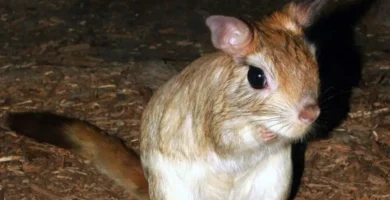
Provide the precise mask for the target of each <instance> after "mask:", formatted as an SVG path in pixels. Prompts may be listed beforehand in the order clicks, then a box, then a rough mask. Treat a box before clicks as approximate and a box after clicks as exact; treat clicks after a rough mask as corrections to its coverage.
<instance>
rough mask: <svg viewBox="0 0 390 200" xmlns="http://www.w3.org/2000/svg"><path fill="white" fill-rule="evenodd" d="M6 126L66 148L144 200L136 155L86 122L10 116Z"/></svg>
mask: <svg viewBox="0 0 390 200" xmlns="http://www.w3.org/2000/svg"><path fill="white" fill-rule="evenodd" d="M6 126H8V127H9V128H10V129H11V130H12V131H15V132H16V133H18V134H21V135H24V136H27V137H30V138H33V139H35V140H37V141H39V142H45V143H49V144H53V145H56V146H58V147H62V148H65V149H68V150H70V151H72V152H74V153H76V154H79V155H81V156H82V157H84V158H86V159H88V160H91V161H92V162H93V163H94V164H95V165H96V167H97V168H98V169H99V170H100V171H101V172H102V173H104V174H106V175H108V176H109V177H110V178H112V179H114V180H116V181H117V182H118V183H119V184H120V185H122V186H124V187H125V188H126V189H127V190H128V191H129V192H130V193H131V195H132V196H133V197H135V198H136V199H138V200H147V199H149V198H148V183H147V181H146V179H145V176H144V174H143V170H142V165H141V161H140V158H139V156H138V155H137V153H135V152H134V151H130V150H128V149H127V148H126V147H125V146H124V145H123V144H122V143H121V142H120V141H119V140H117V139H115V138H113V137H110V136H108V135H106V134H104V133H102V132H101V130H100V129H99V128H97V127H96V126H93V125H92V124H89V123H88V122H85V121H81V120H77V119H72V118H68V117H64V116H59V115H55V114H51V113H45V112H23V113H10V114H8V116H7V118H6Z"/></svg>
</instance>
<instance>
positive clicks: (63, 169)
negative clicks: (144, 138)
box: [0, 0, 390, 200]
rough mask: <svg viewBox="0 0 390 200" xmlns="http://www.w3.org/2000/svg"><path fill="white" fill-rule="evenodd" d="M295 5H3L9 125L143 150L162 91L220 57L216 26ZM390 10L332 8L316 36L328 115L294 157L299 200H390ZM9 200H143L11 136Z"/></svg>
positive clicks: (14, 0)
mask: <svg viewBox="0 0 390 200" xmlns="http://www.w3.org/2000/svg"><path fill="white" fill-rule="evenodd" d="M285 2H287V1H286V0H278V1H270V0H261V1H259V0H258V1H249V0H246V1H236V0H232V1H229V3H226V1H220V0H216V1H206V0H201V1H197V2H191V1H182V2H180V1H164V2H157V1H152V0H143V1H140V0H113V1H98V0H67V1H52V0H30V1H23V0H8V1H2V2H0V119H3V117H4V116H5V115H6V113H7V112H10V111H32V110H36V111H42V110H48V111H52V112H56V113H59V114H64V115H68V116H73V117H77V118H80V119H85V120H88V121H90V122H91V123H93V124H96V125H97V126H99V127H100V128H101V129H102V130H104V131H105V132H106V133H107V134H110V135H112V136H113V137H119V138H120V139H122V140H123V141H124V142H125V144H126V145H127V146H128V147H129V148H133V149H135V150H138V136H139V125H140V116H141V114H142V111H143V109H144V108H145V105H146V104H147V102H148V99H149V98H150V96H151V95H152V93H153V91H154V90H155V89H156V88H158V87H159V86H161V85H162V84H163V83H164V82H165V81H167V80H168V79H169V78H170V77H172V76H173V75H175V74H177V73H178V72H179V71H180V70H181V69H183V67H185V66H186V64H188V63H189V62H191V61H193V60H194V59H196V58H198V57H199V56H201V55H203V54H206V53H209V52H213V51H215V50H214V49H213V47H212V46H211V42H210V36H209V31H208V30H207V28H206V26H205V25H204V17H205V16H208V15H210V14H226V15H235V16H245V17H252V18H257V17H259V16H262V15H264V14H267V13H269V12H270V11H272V10H274V9H276V8H279V7H281V5H283V4H284V3H285ZM348 2H349V3H351V2H353V1H348ZM381 3H382V4H380V5H379V6H378V5H377V6H376V7H375V6H374V8H376V9H371V10H368V6H367V4H364V3H363V4H360V5H356V6H347V7H345V6H344V7H343V8H342V9H335V10H336V11H334V9H333V8H337V7H338V6H340V5H341V4H342V3H340V2H338V1H336V0H335V1H332V3H331V4H332V5H333V6H330V7H329V12H326V13H329V14H328V15H326V17H324V18H323V19H322V20H320V21H319V23H318V24H319V25H317V26H314V28H312V29H310V30H309V31H308V39H310V40H312V41H314V42H315V43H316V44H318V46H319V50H320V51H321V53H320V54H319V58H318V59H319V63H320V72H321V79H322V80H321V81H322V86H323V88H322V96H321V102H322V103H321V107H322V113H323V114H322V115H321V117H320V119H319V120H318V128H317V129H315V130H316V131H314V132H313V133H312V137H310V138H308V140H307V141H302V142H299V143H297V144H296V145H295V148H294V149H295V151H294V155H293V156H294V163H295V166H296V168H295V174H294V175H295V179H294V180H295V181H296V182H294V189H293V194H294V196H295V199H298V200H303V199H340V200H344V199H345V200H347V199H359V200H373V199H390V26H389V24H388V22H389V21H390V15H389V13H387V12H385V9H384V8H390V6H389V5H390V3H388V2H385V1H381ZM367 10H368V11H369V12H368V15H367V17H363V14H364V13H365V12H366V11H367ZM372 10H374V11H372ZM378 13H379V14H378ZM298 186H299V187H298ZM4 199H6V200H34V199H37V200H38V199H63V200H71V199H118V200H119V199H131V197H130V196H129V195H128V194H126V192H124V190H123V189H122V188H121V187H119V186H117V185H116V184H115V183H114V182H113V181H111V180H110V179H108V178H107V177H105V176H104V175H101V174H100V173H99V172H98V171H97V170H96V169H95V168H94V167H93V166H92V165H91V164H89V162H88V161H87V160H85V159H82V158H81V157H79V156H77V155H74V154H72V153H70V152H68V151H66V150H63V149H60V148H56V147H54V146H50V145H47V144H40V143H37V142H35V141H33V140H31V139H28V138H24V137H21V136H18V135H17V134H16V133H14V132H11V131H8V130H7V128H6V127H2V128H0V200H4Z"/></svg>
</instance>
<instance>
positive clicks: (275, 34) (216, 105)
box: [15, 0, 321, 200]
mask: <svg viewBox="0 0 390 200" xmlns="http://www.w3.org/2000/svg"><path fill="white" fill-rule="evenodd" d="M315 1H316V2H317V3H318V2H321V0H315ZM313 10H316V9H314V8H313V6H311V5H310V6H309V5H307V6H303V5H297V4H289V5H288V6H286V7H285V8H284V9H282V10H281V11H279V12H275V13H274V14H272V15H271V16H269V17H267V18H265V19H264V20H262V21H259V22H254V23H249V24H250V26H249V28H251V36H252V38H250V40H246V41H250V43H249V44H248V45H246V46H245V48H243V49H241V50H240V51H239V52H236V54H235V55H227V54H225V53H223V52H217V53H214V54H210V55H206V56H204V57H201V58H199V59H198V60H196V61H194V62H193V63H191V64H190V65H189V66H188V67H187V68H186V69H184V70H183V71H182V72H181V73H180V74H179V75H177V76H175V77H173V78H172V79H171V80H169V81H168V82H167V83H166V84H165V85H164V86H162V87H161V88H160V89H158V90H157V91H156V92H155V94H154V95H153V97H152V98H151V100H150V102H149V104H148V106H147V108H146V109H145V111H144V114H143V116H142V125H141V131H142V133H141V161H142V165H141V162H140V160H139V158H138V156H137V155H136V154H135V153H134V152H128V151H127V150H126V149H125V147H124V146H123V145H122V144H121V143H120V142H118V141H116V140H114V139H112V138H110V137H109V136H106V135H104V134H101V133H99V130H97V129H95V128H93V127H92V126H90V125H88V124H86V123H84V122H80V121H72V122H67V123H66V124H65V125H64V126H61V127H58V128H59V129H60V130H61V131H60V132H62V133H64V134H62V135H66V137H67V139H68V140H70V143H71V144H76V145H70V146H72V150H73V151H74V152H76V153H78V154H80V155H82V156H84V157H85V158H87V159H90V160H92V161H93V162H94V163H95V164H96V165H97V166H98V168H99V169H100V170H101V171H103V172H104V173H106V174H108V175H109V176H110V177H112V178H113V179H115V180H117V181H118V182H119V183H121V184H122V185H124V186H125V187H126V188H127V189H129V190H130V191H131V192H132V194H133V195H134V196H136V197H137V199H148V197H147V196H148V195H147V194H148V192H149V195H150V199H154V200H157V199H158V200H160V199H161V200H162V199H166V196H165V195H166V194H164V192H163V190H164V187H165V185H164V181H168V180H164V177H162V176H161V173H158V172H157V171H156V168H158V166H156V164H154V163H155V162H157V161H156V160H158V159H160V158H158V157H155V155H157V154H159V155H161V156H163V158H164V159H166V160H167V161H169V162H171V163H176V162H178V163H180V164H186V163H188V164H189V165H191V163H193V162H197V163H205V165H206V164H207V163H208V159H209V157H210V155H211V154H214V153H215V155H216V156H217V157H218V158H220V159H222V160H223V159H233V160H235V159H236V160H242V161H243V163H238V164H237V166H238V167H237V169H233V167H232V169H228V171H229V170H230V171H229V174H218V176H216V177H215V176H214V175H208V179H207V180H203V181H205V182H204V183H203V184H204V186H205V188H207V187H208V186H210V184H211V186H212V187H214V186H215V187H220V185H221V184H225V186H224V187H225V189H226V190H230V189H232V187H233V186H234V183H235V182H234V178H233V177H234V176H235V175H237V176H239V175H240V173H246V171H240V170H242V169H250V167H247V168H246V166H247V164H246V163H250V162H251V161H252V160H253V159H254V156H253V155H255V154H256V153H258V152H262V151H264V152H266V153H265V154H264V156H267V155H270V156H272V154H277V153H281V152H283V155H284V154H286V155H287V154H288V153H289V151H290V144H291V142H292V141H293V140H296V139H300V138H302V137H304V135H305V133H306V132H307V130H308V129H309V128H310V125H308V124H300V123H295V122H294V123H292V122H289V123H290V124H288V123H287V122H286V120H289V119H290V118H291V116H287V114H288V113H289V112H290V113H291V112H292V111H291V109H292V108H294V109H297V110H300V109H304V108H305V106H307V105H308V104H310V105H313V106H312V107H314V108H316V103H317V102H316V100H317V97H318V85H319V79H318V69H317V63H316V60H315V56H314V54H313V49H312V47H311V46H310V45H309V44H308V43H307V42H306V41H305V38H304V37H303V29H304V28H305V27H306V26H308V25H309V23H311V22H312V16H311V15H313V13H314V12H313ZM232 49H233V51H229V52H230V53H233V54H234V48H232ZM230 50H231V49H230ZM253 59H255V61H253ZM256 59H257V60H256ZM258 60H260V61H258ZM253 62H255V63H253ZM248 65H254V66H255V67H259V68H262V69H263V70H264V71H266V72H267V74H269V76H270V77H271V79H272V80H273V82H274V83H275V84H274V85H273V86H272V87H273V88H272V90H271V89H270V92H269V94H268V95H267V96H266V97H265V95H264V94H262V92H258V91H256V90H254V89H253V88H251V87H249V84H248V81H247V78H246V73H247V71H248ZM262 95H263V96H262ZM306 101H309V102H306ZM294 109H292V110H294ZM286 113H287V114H286ZM248 116H249V117H251V116H253V117H261V116H267V117H270V119H271V120H268V121H261V120H258V119H257V120H254V121H248V120H249V118H248ZM250 120H252V119H250ZM272 120H279V121H280V123H287V124H288V125H289V127H288V131H289V134H288V135H283V134H281V135H278V137H277V138H276V139H274V141H271V142H270V144H264V143H262V142H261V138H260V136H258V135H254V136H253V137H254V140H256V141H259V144H258V145H256V146H253V145H252V146H246V145H245V144H246V142H247V141H245V140H248V139H246V138H245V137H243V136H240V135H238V134H239V133H240V131H241V130H242V129H243V128H248V130H250V131H252V132H253V131H254V129H256V128H263V129H270V130H271V129H272V128H273V127H272V126H271V125H269V121H272ZM279 121H278V122H279ZM15 122H17V120H16V121H15ZM251 123H253V124H254V125H252V124H251ZM284 128H285V127H284ZM282 130H285V129H283V127H282V128H280V129H277V130H276V129H274V130H273V131H274V132H278V131H282ZM26 135H28V134H26ZM28 136H30V137H31V135H28ZM49 142H50V141H49ZM68 142H69V141H68ZM64 147H69V145H67V146H64ZM285 152H286V153H285ZM287 158H289V155H288V156H287ZM259 162H260V161H259ZM286 162H287V163H289V161H286ZM263 165H264V166H266V165H265V164H264V163H261V162H260V164H258V166H263ZM248 166H249V164H248ZM142 168H143V169H142ZM143 170H144V171H143ZM166 170H167V171H168V170H171V169H166ZM173 170H175V169H173ZM162 171H164V169H162ZM189 173H191V172H189ZM143 174H145V177H146V179H145V177H144V176H143ZM289 176H290V174H286V180H287V182H286V183H283V184H285V185H286V187H287V186H288V185H289V183H288V179H289ZM146 180H147V181H146ZM201 181H202V180H201ZM217 183H218V184H217ZM213 184H214V185H213ZM177 186H178V187H179V185H177ZM221 187H222V186H221ZM148 188H149V190H148ZM219 189H220V188H219ZM286 189H288V188H286ZM177 192H179V193H180V191H177ZM193 192H194V193H200V194H201V193H202V192H200V191H198V190H196V191H193ZM287 195H288V192H284V193H283V195H282V196H281V198H286V197H287Z"/></svg>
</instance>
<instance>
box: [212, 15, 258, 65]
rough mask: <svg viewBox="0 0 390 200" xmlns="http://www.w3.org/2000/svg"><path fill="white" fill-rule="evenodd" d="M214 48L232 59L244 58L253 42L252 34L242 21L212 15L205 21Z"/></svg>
mask: <svg viewBox="0 0 390 200" xmlns="http://www.w3.org/2000/svg"><path fill="white" fill-rule="evenodd" d="M206 24H207V26H208V27H209V29H210V31H211V40H212V42H213V45H214V47H215V48H217V49H220V50H222V51H223V52H225V53H227V54H229V55H230V56H232V57H233V58H239V57H241V56H244V55H245V53H246V52H247V50H248V49H249V47H250V45H251V42H252V40H253V32H252V30H251V29H250V28H249V26H248V25H247V24H246V23H244V22H243V21H241V20H239V19H237V18H234V17H228V16H222V15H213V16H210V17H208V18H207V19H206Z"/></svg>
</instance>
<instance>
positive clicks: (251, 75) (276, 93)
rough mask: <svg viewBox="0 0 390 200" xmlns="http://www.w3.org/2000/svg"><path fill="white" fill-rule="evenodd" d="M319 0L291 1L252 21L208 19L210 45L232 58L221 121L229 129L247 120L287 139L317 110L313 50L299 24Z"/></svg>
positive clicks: (303, 128)
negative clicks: (275, 10) (306, 1)
mask: <svg viewBox="0 0 390 200" xmlns="http://www.w3.org/2000/svg"><path fill="white" fill-rule="evenodd" d="M323 4H324V0H314V1H312V2H311V3H301V4H296V3H291V4H288V5H287V6H285V7H284V8H283V9H281V10H280V11H277V12H274V13H273V14H271V15H270V16H268V17H266V18H264V19H263V20H262V21H260V22H255V23H246V22H244V21H242V20H240V19H237V18H234V17H229V16H210V17H208V18H207V20H206V24H207V26H208V27H209V29H210V31H211V39H212V43H213V45H214V47H215V48H217V49H219V50H221V51H223V52H224V53H225V54H227V55H229V56H230V57H231V58H232V59H233V60H234V62H235V63H236V64H235V65H234V69H233V70H232V71H233V72H232V73H231V74H233V75H232V76H231V78H230V79H229V80H228V81H227V82H229V83H230V84H229V83H226V84H225V86H224V96H225V102H226V106H224V107H223V109H224V110H223V111H221V113H222V112H223V113H224V116H225V120H224V123H225V124H224V125H221V126H225V127H230V128H231V129H234V128H235V125H237V127H239V126H240V123H243V124H244V123H245V124H247V123H248V122H249V123H250V124H252V125H254V126H253V127H259V128H262V129H266V130H268V131H270V132H273V133H276V134H277V135H278V136H280V137H283V138H287V139H292V140H294V139H299V138H302V137H303V136H304V135H305V133H306V132H307V131H308V130H309V128H310V127H311V126H312V124H313V122H315V121H316V119H317V117H318V116H319V114H320V109H319V106H318V100H317V99H318V95H319V84H320V83H319V75H318V65H317V62H316V58H315V49H314V46H313V45H311V44H310V43H309V42H308V41H307V40H306V39H305V36H304V29H305V28H306V27H308V26H309V25H310V24H311V23H312V22H313V20H314V15H315V13H316V12H317V11H318V10H319V9H320V8H321V7H322V5H323ZM221 123H222V122H221ZM237 127H236V128H237ZM225 132H226V130H225ZM252 132H253V131H252ZM222 137H223V136H222ZM226 137H229V136H226ZM244 137H246V136H244ZM248 137H249V136H248ZM243 140H249V139H248V138H246V139H245V138H243Z"/></svg>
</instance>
